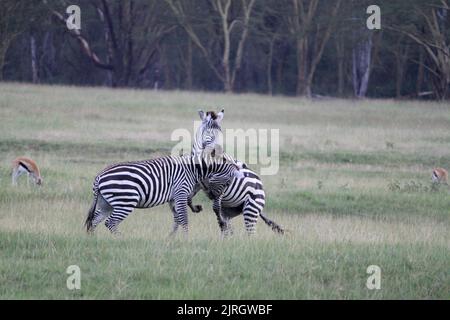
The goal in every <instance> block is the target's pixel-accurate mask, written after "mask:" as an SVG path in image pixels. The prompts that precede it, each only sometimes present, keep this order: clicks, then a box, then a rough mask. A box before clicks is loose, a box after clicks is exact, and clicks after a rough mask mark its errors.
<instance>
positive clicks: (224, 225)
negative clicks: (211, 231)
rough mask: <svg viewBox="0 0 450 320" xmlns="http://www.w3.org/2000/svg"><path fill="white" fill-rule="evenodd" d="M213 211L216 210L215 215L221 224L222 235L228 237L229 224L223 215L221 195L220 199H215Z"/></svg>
mask: <svg viewBox="0 0 450 320" xmlns="http://www.w3.org/2000/svg"><path fill="white" fill-rule="evenodd" d="M213 210H214V213H215V214H216V217H217V223H218V224H219V227H220V231H221V232H222V235H226V230H227V226H228V224H227V221H226V220H225V219H224V218H223V215H222V195H220V196H219V197H218V198H215V199H214V202H213Z"/></svg>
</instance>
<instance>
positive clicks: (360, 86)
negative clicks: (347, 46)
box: [352, 33, 372, 98]
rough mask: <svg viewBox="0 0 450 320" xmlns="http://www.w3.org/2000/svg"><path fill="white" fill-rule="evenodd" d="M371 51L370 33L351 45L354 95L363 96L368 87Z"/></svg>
mask: <svg viewBox="0 0 450 320" xmlns="http://www.w3.org/2000/svg"><path fill="white" fill-rule="evenodd" d="M371 53H372V33H369V35H368V37H367V38H366V39H363V40H360V41H358V42H357V43H356V44H355V45H354V47H353V54H352V64H353V91H354V94H355V97H357V98H364V97H365V96H366V94H367V90H368V88H369V78H370V66H371V57H372V56H371Z"/></svg>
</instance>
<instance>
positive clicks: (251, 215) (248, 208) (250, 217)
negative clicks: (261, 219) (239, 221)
mask: <svg viewBox="0 0 450 320" xmlns="http://www.w3.org/2000/svg"><path fill="white" fill-rule="evenodd" d="M259 213H260V210H259V209H258V208H256V207H253V206H252V205H251V204H250V203H249V202H247V203H246V204H245V205H244V209H243V215H244V224H245V230H247V234H249V235H251V234H254V233H255V232H256V223H257V222H258V216H259Z"/></svg>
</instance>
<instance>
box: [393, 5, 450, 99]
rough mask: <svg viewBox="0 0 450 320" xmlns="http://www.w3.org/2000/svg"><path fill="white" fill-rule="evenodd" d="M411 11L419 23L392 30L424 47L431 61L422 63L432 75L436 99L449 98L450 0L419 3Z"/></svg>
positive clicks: (426, 60) (395, 27)
mask: <svg viewBox="0 0 450 320" xmlns="http://www.w3.org/2000/svg"><path fill="white" fill-rule="evenodd" d="M411 8H412V9H411V11H412V13H413V14H414V16H415V17H418V23H417V22H416V23H414V24H407V25H405V24H399V23H395V24H392V25H391V26H389V29H390V30H393V31H396V32H398V33H400V34H403V35H406V36H407V37H409V38H410V39H411V40H412V41H414V42H415V43H416V44H417V45H419V46H420V47H422V49H423V51H424V52H425V53H426V57H427V59H423V60H422V61H420V62H419V63H420V64H421V66H423V67H424V68H425V69H426V70H427V71H428V72H429V73H430V75H431V79H432V86H433V89H434V94H435V96H436V98H438V99H446V98H448V95H449V86H450V25H449V24H450V19H449V18H450V14H449V10H450V1H448V0H438V1H431V2H430V3H426V4H424V3H422V2H417V3H413V4H412V6H411Z"/></svg>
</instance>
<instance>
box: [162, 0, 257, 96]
mask: <svg viewBox="0 0 450 320" xmlns="http://www.w3.org/2000/svg"><path fill="white" fill-rule="evenodd" d="M166 2H167V3H168V5H169V6H170V7H171V9H172V11H173V13H174V14H175V16H176V17H177V18H178V21H179V24H180V25H181V27H182V28H183V29H184V30H185V31H186V33H187V34H188V36H189V37H190V38H191V40H192V42H193V43H194V44H195V45H196V46H197V47H198V48H199V49H200V52H201V53H202V54H203V56H204V57H205V59H206V61H207V63H208V64H209V66H210V68H211V69H212V70H213V71H214V73H215V75H216V76H217V77H218V78H219V79H220V81H222V83H223V87H224V90H225V92H231V91H233V88H234V84H235V81H236V75H237V72H238V71H239V69H240V68H241V65H242V56H243V52H244V47H245V43H246V41H247V37H248V33H249V26H250V20H251V15H252V12H253V8H254V4H255V0H241V1H240V2H239V3H238V2H237V1H234V2H233V1H232V0H211V2H210V4H211V9H212V10H211V11H210V12H211V13H212V14H213V15H214V17H212V20H210V21H208V26H207V27H211V26H213V25H214V24H215V23H214V20H215V19H217V18H218V22H219V23H218V25H220V33H221V34H220V35H219V39H220V46H221V49H222V50H221V51H222V54H221V57H222V58H221V63H220V64H221V68H218V67H217V63H216V61H215V56H216V54H215V50H214V49H215V48H214V46H211V45H210V44H211V42H209V44H208V39H202V38H201V37H200V36H199V32H198V31H197V30H196V29H197V28H198V27H197V26H196V25H195V23H194V21H193V20H192V19H190V17H189V7H190V6H191V5H192V2H188V1H177V0H166ZM236 3H238V5H237V4H236ZM233 5H234V6H235V7H236V8H235V10H234V11H236V12H237V14H236V16H232V13H231V7H232V6H233ZM204 19H205V18H204ZM205 20H206V19H205ZM216 26H217V25H216ZM196 27H197V28H196ZM239 28H240V30H239ZM235 29H236V30H237V31H236V32H238V31H239V33H238V36H237V37H238V41H237V43H236V42H233V39H232V36H233V32H234V30H235ZM211 40H212V41H215V40H216V39H214V38H213V39H209V41H211ZM233 52H235V54H234V57H232V53H233Z"/></svg>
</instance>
